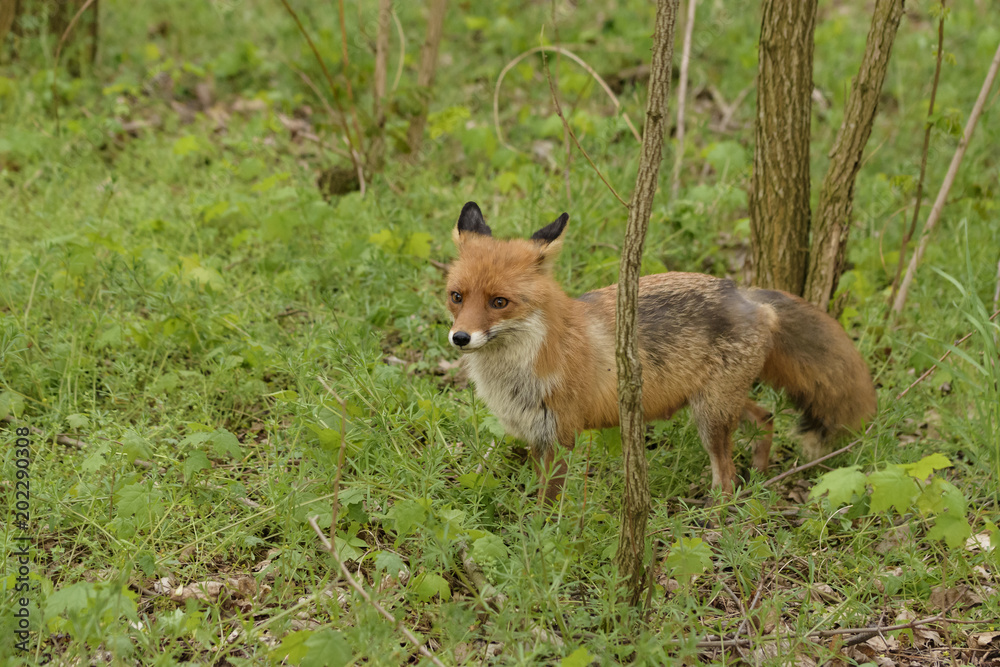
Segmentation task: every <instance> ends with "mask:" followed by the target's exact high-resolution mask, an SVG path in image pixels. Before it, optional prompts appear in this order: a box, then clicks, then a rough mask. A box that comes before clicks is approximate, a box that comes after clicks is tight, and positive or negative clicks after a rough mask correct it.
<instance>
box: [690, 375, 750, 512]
mask: <svg viewBox="0 0 1000 667" xmlns="http://www.w3.org/2000/svg"><path fill="white" fill-rule="evenodd" d="M745 395H746V394H743V395H741V396H739V397H738V398H735V400H734V397H733V396H728V395H720V396H716V395H705V394H699V395H697V396H695V397H694V398H693V399H692V400H691V412H692V414H693V416H694V419H695V423H696V424H697V425H698V435H699V436H700V437H701V444H702V446H703V447H704V448H705V450H706V451H707V452H708V458H709V461H710V462H711V464H712V487H713V488H720V489H722V490H723V491H724V492H726V493H732V492H733V490H734V488H735V480H736V466H735V465H733V431H735V430H736V426H737V425H738V424H739V421H740V416H741V415H742V414H743V407H744V404H745V402H746V399H745V398H743V396H745ZM734 406H735V407H734Z"/></svg>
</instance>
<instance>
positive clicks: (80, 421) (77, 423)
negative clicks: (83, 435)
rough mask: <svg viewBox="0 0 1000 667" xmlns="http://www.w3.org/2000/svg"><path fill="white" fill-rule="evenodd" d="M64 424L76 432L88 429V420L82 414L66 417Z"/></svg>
mask: <svg viewBox="0 0 1000 667" xmlns="http://www.w3.org/2000/svg"><path fill="white" fill-rule="evenodd" d="M66 422H67V423H68V424H69V426H70V428H74V429H77V430H80V429H87V428H90V418H89V417H87V415H85V414H82V413H79V412H77V413H74V414H71V415H67V416H66Z"/></svg>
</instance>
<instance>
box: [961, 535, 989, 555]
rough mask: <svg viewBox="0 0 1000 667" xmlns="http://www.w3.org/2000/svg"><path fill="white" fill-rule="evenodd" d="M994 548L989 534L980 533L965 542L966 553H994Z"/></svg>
mask: <svg viewBox="0 0 1000 667" xmlns="http://www.w3.org/2000/svg"><path fill="white" fill-rule="evenodd" d="M994 547H996V545H995V544H993V543H992V542H991V541H990V534H989V533H978V534H976V535H973V536H972V537H970V538H969V539H967V540H966V541H965V550H966V551H993V549H994Z"/></svg>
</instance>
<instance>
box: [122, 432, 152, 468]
mask: <svg viewBox="0 0 1000 667" xmlns="http://www.w3.org/2000/svg"><path fill="white" fill-rule="evenodd" d="M122 444H123V445H125V459H126V460H127V461H128V462H129V463H134V462H135V460H136V459H139V458H142V459H149V458H152V456H153V450H152V449H151V448H150V446H149V441H148V440H146V439H145V438H144V437H142V436H141V435H139V434H138V433H136V432H135V431H127V432H126V433H125V435H124V436H122Z"/></svg>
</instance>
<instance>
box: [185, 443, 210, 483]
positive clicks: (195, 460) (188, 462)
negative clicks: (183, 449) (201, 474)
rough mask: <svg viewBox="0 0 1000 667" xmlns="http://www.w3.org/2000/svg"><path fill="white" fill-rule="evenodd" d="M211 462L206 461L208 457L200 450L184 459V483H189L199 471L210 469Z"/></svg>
mask: <svg viewBox="0 0 1000 667" xmlns="http://www.w3.org/2000/svg"><path fill="white" fill-rule="evenodd" d="M211 467H212V462H211V461H209V460H208V455H207V454H205V452H203V451H201V450H200V449H196V450H194V451H193V452H191V453H190V454H188V457H187V458H186V459H184V481H185V482H189V481H191V478H192V477H194V475H195V473H197V472H198V471H199V470H205V469H206V468H211Z"/></svg>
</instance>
